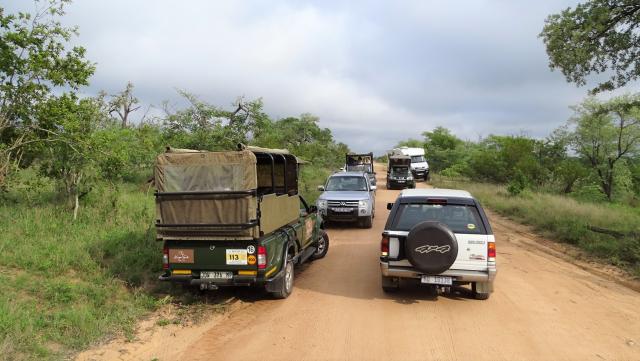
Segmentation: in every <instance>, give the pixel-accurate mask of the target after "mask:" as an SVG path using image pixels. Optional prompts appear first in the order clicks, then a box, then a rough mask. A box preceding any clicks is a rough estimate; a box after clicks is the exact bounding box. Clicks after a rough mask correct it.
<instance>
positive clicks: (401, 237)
mask: <svg viewBox="0 0 640 361" xmlns="http://www.w3.org/2000/svg"><path fill="white" fill-rule="evenodd" d="M387 208H388V209H390V210H391V213H390V214H389V218H388V219H387V224H386V226H385V230H384V232H383V234H382V242H381V253H380V269H381V271H382V289H383V290H384V291H385V292H390V291H394V290H397V289H398V288H399V286H400V284H399V281H400V278H412V279H417V280H420V282H421V283H423V284H430V285H436V286H440V287H451V286H462V285H471V289H472V291H473V293H474V295H475V297H476V298H477V299H487V298H489V295H490V294H491V292H493V281H494V279H495V276H496V246H495V245H496V244H495V238H494V236H493V232H492V230H491V226H490V225H489V221H488V219H487V216H486V215H485V213H484V210H483V209H482V207H481V206H480V203H478V201H477V200H476V199H475V198H473V197H472V196H471V194H469V192H466V191H461V190H452V189H406V190H404V191H402V192H401V193H400V195H399V196H398V199H396V201H395V203H389V204H388V205H387Z"/></svg>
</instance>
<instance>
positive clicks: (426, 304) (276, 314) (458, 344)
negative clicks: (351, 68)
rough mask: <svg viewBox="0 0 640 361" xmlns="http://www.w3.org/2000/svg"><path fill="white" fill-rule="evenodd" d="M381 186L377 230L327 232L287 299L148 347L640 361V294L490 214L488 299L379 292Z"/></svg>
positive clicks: (299, 355)
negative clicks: (493, 253)
mask: <svg viewBox="0 0 640 361" xmlns="http://www.w3.org/2000/svg"><path fill="white" fill-rule="evenodd" d="M378 174H379V176H380V175H382V174H383V173H382V172H378ZM381 183H382V187H380V189H379V190H378V193H377V204H376V210H377V216H376V218H375V220H374V226H373V228H372V229H357V228H348V227H339V228H331V229H329V231H328V232H329V235H330V239H331V246H330V249H329V253H328V255H327V257H326V258H324V259H322V260H319V261H316V262H314V263H312V264H308V265H303V266H302V267H299V268H297V269H296V272H297V273H296V280H295V290H294V292H293V294H292V295H291V296H290V297H289V298H288V299H287V300H284V301H275V300H269V299H263V300H260V299H258V300H255V301H253V302H252V304H251V305H249V306H248V307H247V306H246V304H245V306H244V307H238V308H236V309H235V310H234V311H232V312H231V313H230V314H229V315H228V316H227V317H224V318H221V319H219V320H218V321H216V322H214V323H212V324H211V325H210V327H208V328H205V330H204V331H202V333H201V334H200V335H199V337H193V336H194V335H193V333H191V334H189V335H190V337H188V339H189V340H188V341H186V340H185V342H183V341H181V337H180V332H181V331H176V332H177V333H176V334H175V335H174V336H175V337H171V339H170V340H167V339H165V340H164V341H162V340H158V341H156V342H165V343H166V342H172V343H175V348H174V351H176V350H180V353H179V354H177V353H176V352H173V353H174V354H176V355H178V358H179V359H184V360H261V361H264V360H345V359H346V360H640V297H639V296H640V294H638V293H637V292H635V291H633V290H630V289H628V288H625V287H624V286H621V285H618V284H616V283H613V282H611V281H610V280H608V279H606V278H603V277H600V276H598V275H594V274H593V273H591V272H587V271H585V270H584V269H582V268H580V267H577V266H575V265H574V264H572V263H570V262H567V261H565V260H563V259H562V258H559V257H555V256H553V255H550V254H548V253H546V252H544V251H543V250H544V248H542V250H541V248H540V247H534V246H532V243H533V242H536V240H535V238H532V237H530V236H527V233H525V232H522V231H520V230H519V228H518V227H519V226H518V225H517V224H515V223H513V222H510V221H508V220H505V219H504V218H501V217H498V216H496V215H494V214H490V219H491V222H492V225H493V228H494V233H495V234H496V238H497V248H498V276H497V280H496V292H495V293H494V294H493V295H492V296H491V298H490V299H489V300H487V301H477V300H474V299H472V298H470V297H468V296H467V295H464V294H456V295H440V296H436V295H434V294H431V293H430V292H429V291H428V289H426V288H422V287H417V286H412V285H403V286H404V287H403V288H401V290H400V292H398V293H397V294H394V295H386V294H384V293H383V292H382V290H381V287H380V271H379V266H378V255H379V254H378V252H379V251H378V247H379V241H380V234H381V232H382V230H383V227H384V222H385V220H386V216H387V214H388V211H387V210H386V207H385V205H386V203H387V202H391V201H393V200H394V199H395V197H396V196H397V194H398V191H388V190H386V189H384V180H382V181H381V182H379V184H381ZM419 186H425V185H424V184H420V185H419ZM185 332H187V331H185ZM129 356H133V355H129ZM147 356H148V354H145V356H143V357H141V355H138V357H140V359H143V358H144V359H148V358H147ZM164 356H167V354H164V355H163V354H157V355H155V357H158V358H159V359H161V360H162V359H164ZM125 358H129V357H125ZM131 358H133V359H136V358H137V357H135V356H133V357H131Z"/></svg>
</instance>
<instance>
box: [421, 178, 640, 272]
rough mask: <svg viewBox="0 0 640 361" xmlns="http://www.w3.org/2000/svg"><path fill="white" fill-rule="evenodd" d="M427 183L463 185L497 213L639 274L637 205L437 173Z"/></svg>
mask: <svg viewBox="0 0 640 361" xmlns="http://www.w3.org/2000/svg"><path fill="white" fill-rule="evenodd" d="M431 182H432V184H433V185H434V186H436V187H440V188H457V189H465V190H468V191H469V192H471V193H472V194H473V195H474V196H475V197H477V198H478V199H479V200H480V202H481V203H482V204H483V205H484V206H485V207H487V208H489V209H491V210H493V211H495V212H497V213H498V214H501V215H503V216H505V217H507V218H510V219H513V220H516V221H519V222H521V223H524V224H528V225H531V226H533V228H534V229H535V230H536V231H538V232H540V233H541V234H543V235H545V236H547V237H549V238H551V239H554V240H558V241H561V242H565V243H568V244H571V245H574V246H576V247H578V248H580V249H582V250H584V251H585V252H586V253H587V254H589V255H591V256H594V257H595V258H597V259H600V260H601V261H603V262H607V263H610V264H613V265H616V266H618V267H620V268H622V269H625V270H627V271H628V272H629V273H631V274H632V275H633V276H635V277H640V242H638V239H639V238H640V228H638V225H640V209H639V208H636V207H631V206H629V205H624V204H616V203H609V202H593V201H588V200H583V199H580V198H573V197H570V196H567V195H563V194H553V193H549V192H544V191H540V190H532V189H527V190H525V191H523V192H521V193H519V194H518V195H513V194H510V193H509V190H508V186H506V185H500V184H492V183H478V182H473V181H470V180H469V179H461V178H449V177H444V176H441V175H435V176H434V177H432V179H431ZM614 230H615V231H614Z"/></svg>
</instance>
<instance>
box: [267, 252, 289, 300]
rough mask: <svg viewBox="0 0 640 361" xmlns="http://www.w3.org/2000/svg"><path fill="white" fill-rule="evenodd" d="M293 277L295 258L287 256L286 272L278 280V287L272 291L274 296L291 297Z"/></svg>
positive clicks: (280, 297)
mask: <svg viewBox="0 0 640 361" xmlns="http://www.w3.org/2000/svg"><path fill="white" fill-rule="evenodd" d="M293 279H294V270H293V260H292V259H291V256H287V260H286V262H285V264H284V274H283V275H282V278H280V279H279V280H278V281H277V282H278V289H277V290H276V291H274V292H273V293H272V295H273V297H275V298H278V299H285V298H287V297H289V295H290V294H291V292H292V291H293Z"/></svg>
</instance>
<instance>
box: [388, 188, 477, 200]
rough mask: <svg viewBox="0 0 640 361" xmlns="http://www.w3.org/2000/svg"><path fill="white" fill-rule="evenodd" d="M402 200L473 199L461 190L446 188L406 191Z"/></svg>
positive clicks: (469, 194)
mask: <svg viewBox="0 0 640 361" xmlns="http://www.w3.org/2000/svg"><path fill="white" fill-rule="evenodd" d="M399 197H400V198H404V197H447V198H449V197H451V198H469V199H473V196H472V195H471V193H469V192H467V191H463V190H460V189H444V188H415V189H405V190H403V191H402V192H400V196H399Z"/></svg>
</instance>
